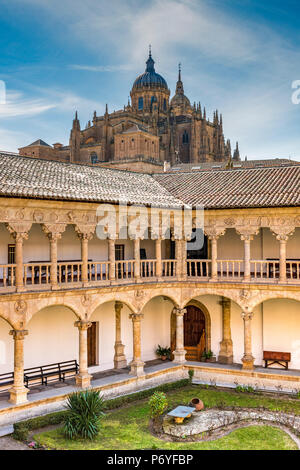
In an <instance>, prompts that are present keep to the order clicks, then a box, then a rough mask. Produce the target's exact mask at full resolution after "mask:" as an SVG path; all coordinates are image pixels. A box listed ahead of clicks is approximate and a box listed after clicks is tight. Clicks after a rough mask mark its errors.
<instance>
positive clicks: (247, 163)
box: [170, 158, 300, 171]
mask: <svg viewBox="0 0 300 470" xmlns="http://www.w3.org/2000/svg"><path fill="white" fill-rule="evenodd" d="M232 163H233V168H234V169H235V168H262V167H273V166H291V165H300V162H297V161H295V160H290V159H288V158H268V159H265V160H241V161H233V162H232ZM227 165H228V162H227V161H225V162H202V163H177V164H175V165H174V166H172V168H170V171H196V170H217V169H224V168H226V167H227Z"/></svg>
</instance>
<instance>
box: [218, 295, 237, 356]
mask: <svg viewBox="0 0 300 470" xmlns="http://www.w3.org/2000/svg"><path fill="white" fill-rule="evenodd" d="M221 305H222V317H223V336H222V341H221V343H220V352H219V357H218V362H220V363H221V364H232V363H233V345H232V339H231V326H230V314H231V302H230V300H229V299H223V300H222V302H221Z"/></svg>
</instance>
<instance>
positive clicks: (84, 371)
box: [75, 321, 92, 388]
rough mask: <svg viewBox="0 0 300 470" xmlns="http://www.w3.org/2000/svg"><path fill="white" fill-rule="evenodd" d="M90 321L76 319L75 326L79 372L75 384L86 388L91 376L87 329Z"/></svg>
mask: <svg viewBox="0 0 300 470" xmlns="http://www.w3.org/2000/svg"><path fill="white" fill-rule="evenodd" d="M91 325H92V324H91V323H90V322H84V321H77V322H76V323H75V326H76V327H77V328H78V331H79V374H78V375H76V385H77V386H78V387H81V388H87V387H89V386H90V385H91V378H92V376H91V375H90V374H89V373H88V344H87V330H88V328H90V327H91Z"/></svg>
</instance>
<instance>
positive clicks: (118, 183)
mask: <svg viewBox="0 0 300 470" xmlns="http://www.w3.org/2000/svg"><path fill="white" fill-rule="evenodd" d="M1 196H9V197H22V198H39V199H55V200H66V201H68V200H69V201H83V202H84V201H88V202H112V203H113V202H119V201H124V202H128V203H131V204H153V205H155V206H160V207H168V206H172V207H176V206H180V205H182V202H184V203H186V204H191V205H203V206H204V207H205V208H207V209H225V208H242V207H280V206H300V166H299V165H291V166H274V167H264V168H250V169H249V168H243V169H237V168H236V169H233V170H220V169H219V170H208V171H207V170H203V171H185V172H173V171H170V172H168V173H156V174H154V175H152V176H151V175H148V174H142V173H135V172H130V171H125V170H116V169H110V168H103V167H98V166H89V165H78V164H73V163H61V162H56V161H48V160H39V159H34V158H28V157H21V156H19V155H14V154H8V153H1V152H0V197H1Z"/></svg>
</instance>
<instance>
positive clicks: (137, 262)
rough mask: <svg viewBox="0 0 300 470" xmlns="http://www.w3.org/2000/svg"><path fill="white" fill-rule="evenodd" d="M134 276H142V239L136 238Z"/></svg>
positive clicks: (136, 277)
mask: <svg viewBox="0 0 300 470" xmlns="http://www.w3.org/2000/svg"><path fill="white" fill-rule="evenodd" d="M133 242H134V277H135V279H136V280H138V279H140V277H141V269H140V264H141V259H140V239H139V238H135V239H134V241H133Z"/></svg>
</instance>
